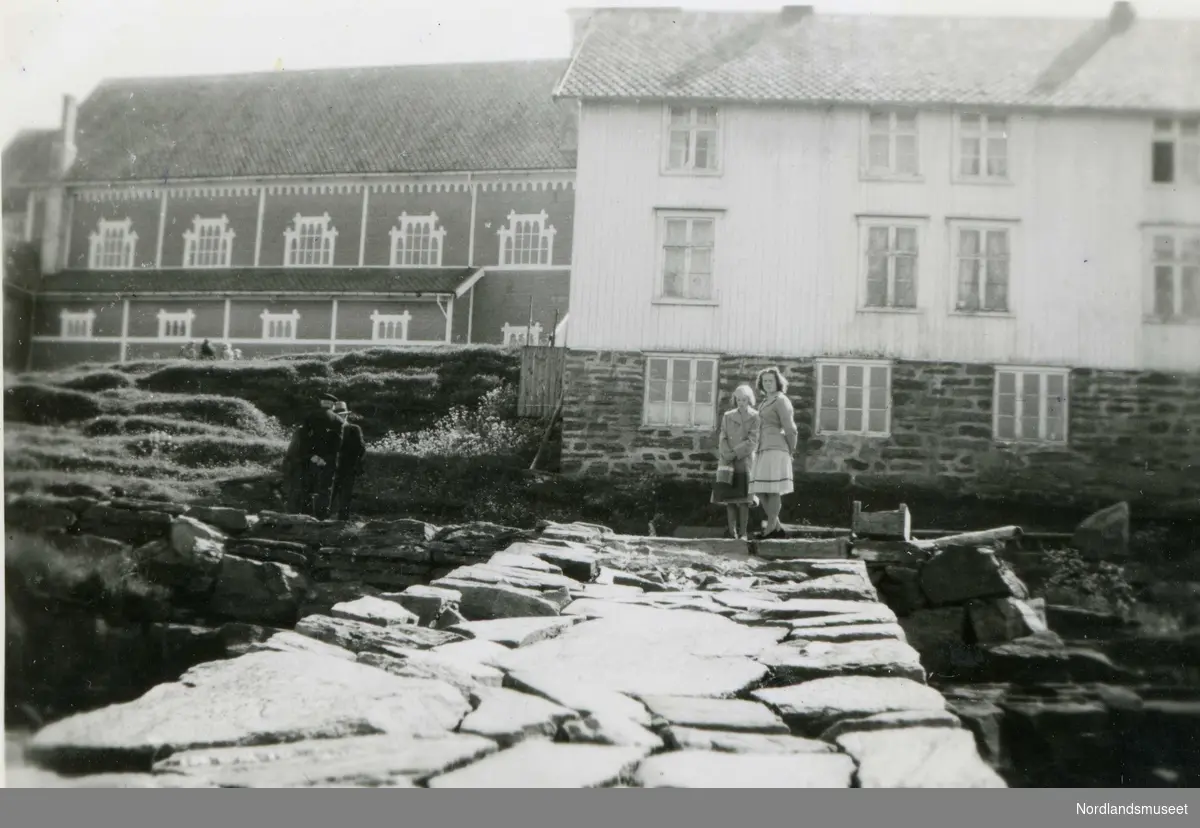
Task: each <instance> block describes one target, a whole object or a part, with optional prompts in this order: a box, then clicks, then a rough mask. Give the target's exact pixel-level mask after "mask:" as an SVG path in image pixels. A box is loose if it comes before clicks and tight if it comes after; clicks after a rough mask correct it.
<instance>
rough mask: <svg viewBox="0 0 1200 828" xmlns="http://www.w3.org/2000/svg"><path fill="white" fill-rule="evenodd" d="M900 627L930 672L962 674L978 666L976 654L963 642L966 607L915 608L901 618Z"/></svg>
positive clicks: (965, 628) (952, 674) (954, 675)
mask: <svg viewBox="0 0 1200 828" xmlns="http://www.w3.org/2000/svg"><path fill="white" fill-rule="evenodd" d="M900 627H901V629H903V630H904V637H905V639H906V640H907V641H908V643H909V644H910V645H912V647H913V649H915V650H916V651H917V652H918V653H920V654H921V663H922V664H924V665H925V669H926V671H927V672H928V673H929V674H930V675H933V674H937V675H939V676H945V677H956V676H963V675H967V674H968V673H969V672H970V671H971V670H973V669H975V668H976V667H977V666H978V664H977V661H978V659H977V656H976V655H975V653H974V651H972V650H971V649H970V648H969V647H968V646H967V644H966V640H967V639H966V636H967V611H966V608H965V607H938V608H926V609H922V610H918V611H916V612H914V613H912V614H911V615H907V616H905V617H903V618H901V619H900Z"/></svg>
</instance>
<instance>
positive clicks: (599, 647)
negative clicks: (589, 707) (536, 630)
mask: <svg viewBox="0 0 1200 828" xmlns="http://www.w3.org/2000/svg"><path fill="white" fill-rule="evenodd" d="M576 603H579V602H576ZM596 603H601V602H596ZM614 606H620V605H614ZM620 608H621V609H622V610H623V612H622V613H621V614H615V615H612V616H609V617H604V618H599V619H596V620H593V621H588V622H587V623H584V624H579V625H577V626H575V627H572V628H571V629H569V630H566V631H564V632H563V633H561V634H560V635H559V636H558V637H556V638H552V639H549V640H548V641H539V642H538V643H536V644H532V645H530V646H528V647H522V648H520V649H517V650H510V651H509V652H508V653H506V654H505V655H504V656H503V657H502V658H501V659H499V664H498V665H497V666H500V667H501V668H503V669H506V670H510V671H512V670H534V671H538V672H543V673H544V672H548V671H551V670H553V671H556V672H557V674H558V675H559V676H561V677H562V678H564V679H570V680H572V681H575V682H579V683H583V684H593V685H595V686H598V687H607V688H609V689H611V690H617V691H620V692H624V693H630V694H633V695H647V694H659V695H691V696H732V695H736V694H737V693H738V692H739V691H741V690H743V689H744V688H746V687H749V686H751V685H752V684H754V683H755V682H758V681H760V680H761V679H762V678H763V677H764V676H765V675H766V674H767V669H766V667H765V666H764V665H762V664H760V663H758V662H755V661H754V660H752V658H751V656H753V655H756V654H758V653H760V652H762V651H763V650H764V649H766V648H768V647H770V646H771V645H772V644H774V643H775V642H777V641H779V640H780V639H782V638H783V636H784V635H786V632H785V631H784V630H781V629H779V628H776V627H745V626H742V625H740V624H736V623H734V622H732V621H730V620H728V619H726V618H721V617H719V616H716V615H712V614H709V613H703V612H685V611H679V610H662V609H651V608H648V607H629V606H624V607H620Z"/></svg>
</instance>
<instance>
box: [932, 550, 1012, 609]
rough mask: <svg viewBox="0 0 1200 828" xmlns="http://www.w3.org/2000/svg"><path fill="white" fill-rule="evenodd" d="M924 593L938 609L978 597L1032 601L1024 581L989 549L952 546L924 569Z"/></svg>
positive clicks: (933, 558) (935, 556)
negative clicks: (1028, 599) (1027, 599)
mask: <svg viewBox="0 0 1200 828" xmlns="http://www.w3.org/2000/svg"><path fill="white" fill-rule="evenodd" d="M921 591H922V592H924V593H925V597H926V598H927V599H929V603H930V604H933V605H934V606H945V605H947V604H961V603H965V602H967V601H970V600H972V599H975V598H1006V597H1010V596H1011V597H1013V598H1028V597H1029V593H1028V591H1027V590H1026V589H1025V585H1024V584H1022V583H1021V581H1020V579H1019V578H1017V576H1016V575H1014V574H1013V572H1012V570H1011V569H1009V568H1008V565H1007V564H1005V563H1004V562H1003V561H1001V560H1000V559H999V558H998V557H997V556H996V553H995V552H994V551H993V550H991V549H988V548H986V547H974V546H951V547H948V548H946V549H942V550H940V551H938V552H937V553H936V554H934V556H933V557H932V558H930V559H929V560H928V561H926V562H925V565H924V566H923V567H921Z"/></svg>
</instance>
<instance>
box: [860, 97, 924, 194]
mask: <svg viewBox="0 0 1200 828" xmlns="http://www.w3.org/2000/svg"><path fill="white" fill-rule="evenodd" d="M872 115H887V116H888V128H887V131H886V132H879V133H877V132H875V131H874V130H873V129H872V126H871V116H872ZM900 115H911V116H912V117H913V131H912V133H911V134H912V137H913V142H914V144H915V146H914V153H915V160H916V169H915V170H913V171H912V172H901V171H900V170H897V169H896V159H897V157H898V153H897V151H896V142H897V138H898V137H900V136H901V135H907V134H909V133H907V132H901V130H900V128H899V126H898V124H897V120H898V116H900ZM877 134H878V135H886V136H887V139H888V163H887V166H885V167H875V166H872V164H871V138H872V136H874V135H877ZM860 151H861V153H862V165H861V169H862V177H863V178H865V179H869V180H885V181H886V180H897V181H919V180H921V177H922V175H921V114H920V113H919V112H917V111H916V110H913V109H905V108H902V107H890V108H888V107H878V108H872V109H867V110H864V111H863V116H862V147H861V150H860Z"/></svg>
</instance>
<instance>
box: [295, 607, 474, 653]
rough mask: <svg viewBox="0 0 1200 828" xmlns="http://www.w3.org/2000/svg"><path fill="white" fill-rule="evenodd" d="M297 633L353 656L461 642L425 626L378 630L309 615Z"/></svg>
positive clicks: (367, 625) (360, 622)
mask: <svg viewBox="0 0 1200 828" xmlns="http://www.w3.org/2000/svg"><path fill="white" fill-rule="evenodd" d="M296 632H298V633H300V634H301V635H307V636H310V637H312V638H315V639H317V640H318V641H324V642H325V643H326V644H334V645H336V646H338V647H342V648H344V649H347V650H350V651H351V652H353V653H362V652H384V653H386V652H387V650H386V649H385V648H386V647H401V648H411V649H421V650H428V649H431V648H433V647H437V646H440V645H442V644H450V643H453V642H455V641H462V636H460V635H455V634H454V633H449V632H444V631H442V630H431V629H429V628H427V627H417V626H411V625H396V626H387V627H381V626H379V625H377V624H368V623H367V622H365V621H356V620H352V619H349V618H332V617H330V616H328V615H310V616H308V617H307V618H304V619H302V620H301V621H300V622H299V623H298V624H296Z"/></svg>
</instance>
